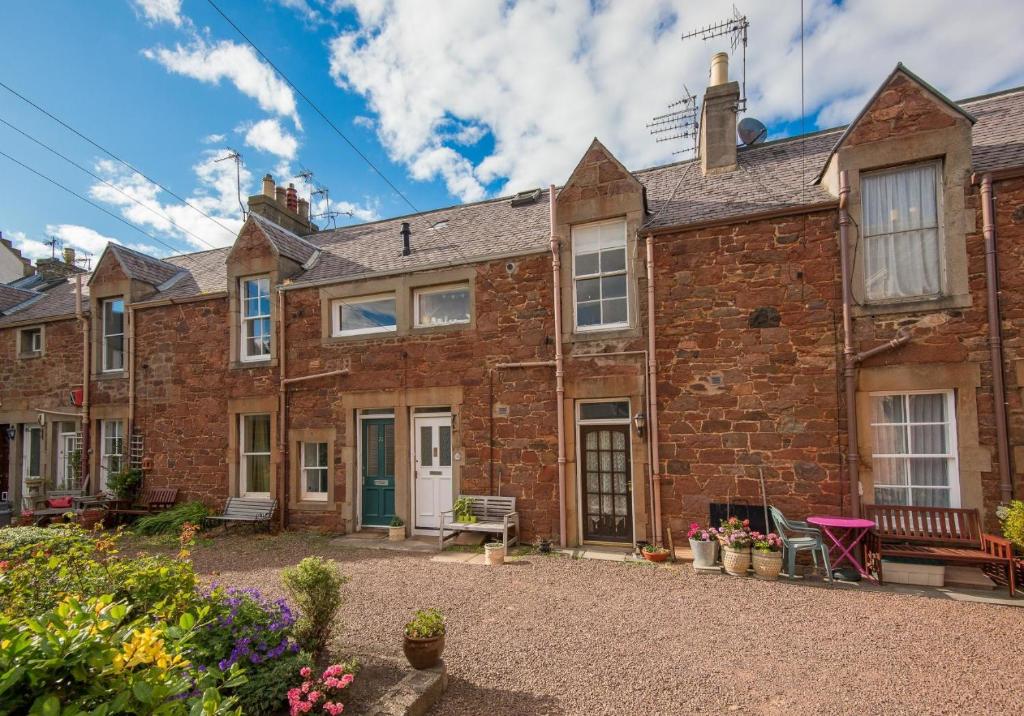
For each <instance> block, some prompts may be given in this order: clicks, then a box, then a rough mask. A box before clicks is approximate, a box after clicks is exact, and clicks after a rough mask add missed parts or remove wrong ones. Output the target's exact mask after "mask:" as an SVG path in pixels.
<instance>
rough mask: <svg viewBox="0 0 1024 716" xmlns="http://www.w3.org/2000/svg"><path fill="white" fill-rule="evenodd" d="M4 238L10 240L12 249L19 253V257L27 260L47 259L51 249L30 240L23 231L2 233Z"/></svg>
mask: <svg viewBox="0 0 1024 716" xmlns="http://www.w3.org/2000/svg"><path fill="white" fill-rule="evenodd" d="M0 233H2V234H3V236H4V238H6V239H10V241H11V243H12V244H13V245H14V248H16V249H18V250H19V251H21V255H22V256H24V257H25V258H27V259H32V260H36V259H48V258H50V256H51V254H52V249H51V248H50V247H49V246H47V245H46V244H45V243H43V242H42V241H37V240H35V239H30V238H29V237H28V234H26V233H25V232H24V231H3V232H0Z"/></svg>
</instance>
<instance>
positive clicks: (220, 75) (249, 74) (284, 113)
mask: <svg viewBox="0 0 1024 716" xmlns="http://www.w3.org/2000/svg"><path fill="white" fill-rule="evenodd" d="M143 54H144V55H145V56H146V57H148V58H149V59H151V60H155V61H157V62H159V63H160V64H161V65H163V66H164V67H165V68H166V69H167V70H169V71H170V72H174V73H176V74H179V75H183V76H185V77H192V78H193V79H197V80H199V81H200V82H208V83H210V84H214V85H215V84H219V83H220V81H221V80H224V79H226V80H228V81H229V82H231V83H232V84H234V85H235V87H236V88H237V89H238V91H239V92H241V93H242V94H244V95H246V96H247V97H251V98H253V99H254V100H256V102H257V103H258V104H259V106H260V107H261V108H262V109H264V110H265V111H267V112H271V113H273V114H276V115H278V116H280V117H289V118H291V120H292V121H293V122H294V123H295V126H296V127H297V128H300V129H301V127H302V123H301V121H300V120H299V115H298V111H297V109H296V106H295V95H294V93H293V92H292V90H291V88H290V87H289V86H288V85H287V84H286V83H285V82H284V81H283V80H282V79H281V78H279V77H278V76H277V73H276V72H274V69H273V68H272V67H270V65H268V64H266V63H264V62H263V61H262V60H261V59H260V58H259V57H258V56H257V55H256V53H255V51H253V49H252V48H251V47H249V46H248V45H240V44H236V43H234V42H230V41H228V40H222V41H220V42H217V43H213V44H211V43H209V42H207V41H206V40H204V39H203V38H201V37H199V36H195V37H193V39H192V41H191V42H190V43H189V44H188V45H181V44H178V45H175V47H174V49H169V48H166V47H157V48H152V49H148V50H145V51H144V52H143Z"/></svg>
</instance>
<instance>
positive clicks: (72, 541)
mask: <svg viewBox="0 0 1024 716" xmlns="http://www.w3.org/2000/svg"><path fill="white" fill-rule="evenodd" d="M93 541H94V537H93V535H91V534H90V533H88V532H85V531H84V530H82V529H80V528H79V527H78V526H77V525H75V524H59V525H54V526H53V527H4V528H3V529H0V559H11V558H12V557H13V556H14V553H15V552H19V551H21V550H22V549H25V548H32V547H38V548H41V549H45V550H47V551H49V552H50V553H54V552H58V553H59V552H63V551H65V550H67V549H68V548H70V547H73V546H75V545H78V544H83V543H90V544H91V543H92V542H93Z"/></svg>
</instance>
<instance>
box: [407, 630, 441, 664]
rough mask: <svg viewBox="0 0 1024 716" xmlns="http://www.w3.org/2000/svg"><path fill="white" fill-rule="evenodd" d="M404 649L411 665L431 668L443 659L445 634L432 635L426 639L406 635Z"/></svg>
mask: <svg viewBox="0 0 1024 716" xmlns="http://www.w3.org/2000/svg"><path fill="white" fill-rule="evenodd" d="M404 638H405V641H404V642H403V643H402V651H404V652H405V658H406V659H408V660H409V665H410V666H412V668H414V669H429V668H430V667H432V666H435V665H437V662H439V661H440V660H441V653H442V652H443V651H444V634H442V635H441V636H432V637H428V638H426V639H416V638H414V637H411V636H406V637H404Z"/></svg>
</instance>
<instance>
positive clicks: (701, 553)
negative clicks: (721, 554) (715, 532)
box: [690, 539, 718, 568]
mask: <svg viewBox="0 0 1024 716" xmlns="http://www.w3.org/2000/svg"><path fill="white" fill-rule="evenodd" d="M690 551H691V552H693V566H694V567H696V568H705V567H714V566H715V561H716V560H717V559H718V541H717V540H711V541H706V542H705V541H704V540H696V539H692V540H690Z"/></svg>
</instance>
